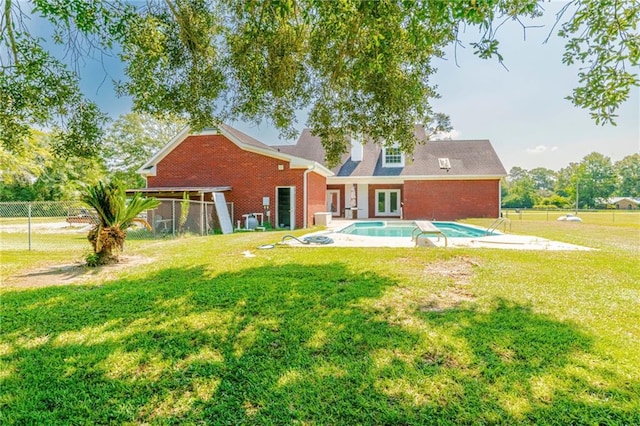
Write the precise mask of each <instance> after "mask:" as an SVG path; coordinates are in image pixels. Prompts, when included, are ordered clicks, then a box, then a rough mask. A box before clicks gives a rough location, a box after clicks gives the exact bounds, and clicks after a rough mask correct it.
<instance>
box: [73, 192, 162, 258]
mask: <svg viewBox="0 0 640 426" xmlns="http://www.w3.org/2000/svg"><path fill="white" fill-rule="evenodd" d="M82 200H83V201H84V202H85V203H87V204H88V205H89V206H91V207H93V208H94V209H95V210H96V213H97V214H98V223H97V224H96V225H95V226H94V227H93V228H92V229H91V230H90V231H89V235H88V236H87V238H88V239H89V242H90V243H91V245H92V246H93V251H94V253H95V254H96V257H97V258H96V260H95V263H96V264H98V265H104V264H107V263H112V262H115V261H117V260H118V258H117V256H116V255H115V254H114V252H115V251H116V250H119V251H122V249H123V248H124V241H125V239H126V238H127V229H129V227H131V226H132V225H133V224H134V223H135V222H140V223H143V224H144V225H145V226H146V227H147V228H150V227H149V224H148V223H147V222H146V221H145V220H143V219H140V218H138V215H139V214H140V213H142V212H143V211H145V210H150V209H154V208H156V207H157V206H158V204H159V201H158V200H155V199H152V198H143V197H142V196H141V195H140V194H135V196H134V197H133V198H131V199H130V200H129V202H127V197H126V193H125V190H124V188H123V187H122V186H121V185H119V184H118V183H116V182H113V181H111V182H106V183H105V182H102V181H100V182H98V183H97V184H95V185H94V186H90V187H88V188H87V189H86V193H85V194H84V196H83V197H82Z"/></svg>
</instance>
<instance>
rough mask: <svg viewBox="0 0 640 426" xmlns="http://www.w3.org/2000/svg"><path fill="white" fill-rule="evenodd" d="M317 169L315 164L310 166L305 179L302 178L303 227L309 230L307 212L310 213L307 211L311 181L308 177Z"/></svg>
mask: <svg viewBox="0 0 640 426" xmlns="http://www.w3.org/2000/svg"><path fill="white" fill-rule="evenodd" d="M315 168H316V163H313V164H312V165H311V166H309V167H308V168H307V170H305V171H304V173H303V177H302V192H303V193H304V194H303V197H302V198H303V206H302V214H303V217H302V227H303V228H305V229H306V228H307V211H308V210H307V203H308V202H309V193H308V191H309V190H308V186H309V183H308V180H309V178H308V177H307V175H308V174H309V172H312V171H314V170H315Z"/></svg>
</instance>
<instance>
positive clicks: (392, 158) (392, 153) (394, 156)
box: [382, 147, 404, 167]
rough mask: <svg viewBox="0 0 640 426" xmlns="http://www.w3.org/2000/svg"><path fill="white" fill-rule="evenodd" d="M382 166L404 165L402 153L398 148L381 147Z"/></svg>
mask: <svg viewBox="0 0 640 426" xmlns="http://www.w3.org/2000/svg"><path fill="white" fill-rule="evenodd" d="M382 167H404V154H403V153H402V151H400V148H395V147H385V148H383V150H382Z"/></svg>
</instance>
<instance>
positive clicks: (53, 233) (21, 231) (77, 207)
mask: <svg viewBox="0 0 640 426" xmlns="http://www.w3.org/2000/svg"><path fill="white" fill-rule="evenodd" d="M159 201H160V205H159V206H158V207H157V208H155V209H153V210H148V211H146V212H143V213H142V214H141V215H140V219H143V220H144V221H146V222H147V224H148V225H149V227H147V226H145V225H144V222H142V223H136V224H135V226H134V227H132V228H129V230H128V231H127V240H152V239H159V238H176V237H187V236H192V235H198V236H200V235H209V234H215V233H218V232H219V230H220V224H219V223H218V218H217V215H216V213H215V207H214V204H213V203H212V202H202V201H189V200H187V201H185V200H181V199H159ZM227 209H228V210H229V214H230V216H231V217H233V203H227ZM96 223H97V214H96V212H95V210H94V209H93V208H91V207H89V206H87V205H86V204H84V203H82V202H80V201H31V202H0V250H39V251H50V250H75V249H77V250H81V251H90V250H91V246H90V244H89V242H88V240H87V235H88V233H89V230H90V229H91V228H92V227H93V226H95V224H96Z"/></svg>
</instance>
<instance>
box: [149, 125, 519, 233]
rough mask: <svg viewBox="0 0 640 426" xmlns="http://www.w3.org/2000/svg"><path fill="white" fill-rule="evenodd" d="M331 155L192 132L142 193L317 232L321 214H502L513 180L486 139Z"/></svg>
mask: <svg viewBox="0 0 640 426" xmlns="http://www.w3.org/2000/svg"><path fill="white" fill-rule="evenodd" d="M416 131H417V132H422V133H421V134H420V133H417V135H416V136H417V137H418V138H419V139H420V138H424V137H425V136H424V131H423V130H422V129H420V128H417V130H416ZM324 156H325V155H324V149H323V148H322V145H321V143H320V139H319V138H317V137H314V136H312V135H311V133H310V131H309V130H307V129H305V130H304V131H303V132H302V134H301V136H300V138H299V139H298V141H297V143H296V144H295V145H280V146H269V145H265V144H263V143H262V142H260V141H257V140H256V139H253V138H251V137H250V136H248V135H246V134H244V133H242V132H240V131H238V130H236V129H233V128H232V127H229V126H226V125H222V126H220V128H219V129H206V130H205V131H203V132H200V133H198V134H190V133H189V130H188V129H185V130H183V131H182V132H181V133H180V134H178V135H177V136H176V137H175V138H174V139H173V140H171V141H170V142H169V143H168V144H167V145H166V146H165V147H164V148H162V149H161V150H160V151H159V152H158V153H157V154H155V155H154V156H153V157H152V158H151V159H150V160H149V161H148V162H147V163H146V164H145V165H144V166H142V168H141V169H140V170H139V171H140V173H142V174H143V175H144V176H145V177H146V180H147V187H146V188H145V189H143V190H140V191H143V192H146V193H148V194H150V195H153V196H158V197H162V196H164V197H174V198H176V197H181V196H182V194H183V193H184V192H185V191H186V192H188V193H189V194H191V196H192V198H194V199H200V200H202V201H210V200H212V199H214V198H215V197H214V195H215V194H223V195H224V199H225V200H226V201H227V202H231V203H233V206H234V208H233V217H232V218H231V220H232V223H234V224H235V223H236V222H237V221H239V220H241V219H242V217H243V215H246V214H249V213H254V212H263V211H264V210H265V208H264V205H265V203H267V204H269V205H270V208H269V210H271V212H272V213H271V216H270V221H271V222H272V223H273V224H275V225H276V227H281V228H300V227H303V228H304V227H307V226H310V225H312V224H313V223H314V216H315V214H316V213H319V212H331V214H332V215H333V216H335V217H347V218H358V219H372V218H373V219H375V218H403V219H428V220H431V219H437V220H456V219H461V218H466V217H498V216H499V215H500V179H501V178H502V177H504V176H506V174H507V173H506V171H505V169H504V167H503V165H502V163H501V162H500V160H499V159H498V156H497V155H496V153H495V151H494V150H493V147H492V146H491V143H490V142H489V141H488V140H480V141H429V142H428V143H426V144H419V145H417V146H416V149H415V152H414V153H413V154H412V155H410V156H409V155H405V154H403V153H401V152H399V150H397V149H394V148H386V147H383V146H381V145H380V144H375V143H373V142H371V141H365V142H361V141H357V140H353V141H351V151H350V152H349V153H347V154H345V155H344V156H343V158H342V161H341V163H340V164H339V165H338V166H336V167H334V168H333V169H329V168H327V167H326V166H325V160H324Z"/></svg>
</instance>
